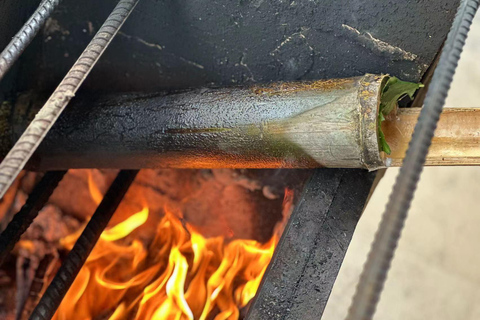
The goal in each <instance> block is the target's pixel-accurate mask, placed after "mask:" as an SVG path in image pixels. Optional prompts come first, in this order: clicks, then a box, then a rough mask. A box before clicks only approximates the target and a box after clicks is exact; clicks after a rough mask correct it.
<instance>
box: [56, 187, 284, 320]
mask: <svg viewBox="0 0 480 320" xmlns="http://www.w3.org/2000/svg"><path fill="white" fill-rule="evenodd" d="M90 190H91V193H92V196H93V197H95V199H96V200H98V199H99V191H98V190H97V189H96V188H95V187H94V186H93V185H92V183H91V181H90ZM100 195H101V193H100ZM148 215H149V210H148V208H147V207H145V208H143V210H141V211H139V212H137V213H134V214H133V215H131V216H130V217H129V218H127V219H126V220H124V221H123V222H121V223H118V224H117V225H115V226H113V227H110V228H108V229H107V230H105V231H104V232H103V234H102V235H101V237H100V239H99V241H98V243H97V245H96V246H95V248H94V250H93V251H92V253H91V255H90V256H89V257H88V259H87V261H86V263H85V265H84V267H83V268H82V269H81V271H80V273H79V275H78V276H77V278H76V280H75V282H74V283H73V285H72V287H71V288H70V290H69V291H68V293H67V295H66V296H65V298H64V300H63V303H62V304H61V305H60V307H59V309H58V311H57V313H56V314H55V319H56V320H63V319H69V320H70V319H82V320H84V319H110V320H120V319H172V320H173V319H174V320H183V319H188V320H193V319H201V320H206V319H215V320H222V319H238V318H239V317H240V309H241V308H243V307H245V306H246V305H247V304H248V303H249V302H250V301H251V300H252V298H253V297H254V296H255V293H256V291H257V289H258V287H259V285H260V281H261V279H262V277H263V275H264V273H265V271H266V269H267V266H268V264H269V262H270V260H271V258H272V255H273V251H274V249H275V245H276V244H277V236H275V235H274V236H273V237H272V238H271V239H270V240H269V241H268V242H267V243H265V244H262V243H259V242H256V241H254V240H233V241H231V242H228V243H227V242H225V241H224V239H223V238H222V237H216V238H205V237H204V236H202V235H201V234H200V233H198V232H196V230H195V228H194V227H193V226H191V225H189V224H188V223H185V222H183V221H181V220H180V219H179V218H178V216H179V215H178V214H175V212H174V210H171V209H168V208H165V215H164V217H163V218H162V220H161V222H160V223H159V224H158V227H157V231H156V234H155V237H154V239H153V240H152V241H151V242H149V243H147V244H146V243H143V242H142V241H140V240H139V239H130V238H131V237H129V235H130V234H131V233H132V232H133V231H134V230H136V229H138V228H140V227H141V226H142V225H144V224H145V222H146V221H147V218H148ZM79 234H80V232H78V233H76V234H72V235H70V236H68V237H66V238H64V239H63V240H62V241H61V244H62V245H63V246H64V247H65V248H67V249H71V248H72V247H73V245H74V243H75V240H76V239H77V237H78V236H79Z"/></svg>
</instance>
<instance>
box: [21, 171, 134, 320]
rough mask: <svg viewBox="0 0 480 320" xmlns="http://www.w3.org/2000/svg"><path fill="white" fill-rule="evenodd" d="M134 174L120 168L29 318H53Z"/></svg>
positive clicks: (38, 319) (37, 319)
mask: <svg viewBox="0 0 480 320" xmlns="http://www.w3.org/2000/svg"><path fill="white" fill-rule="evenodd" d="M137 173H138V170H122V171H120V173H119V174H118V176H117V178H116V179H115V181H113V183H112V185H111V186H110V188H109V189H108V191H107V193H106V194H105V197H104V198H103V200H102V202H101V203H100V205H99V206H98V208H97V210H96V211H95V213H94V214H93V216H92V218H91V219H90V221H89V222H88V224H87V226H86V227H85V229H84V230H83V232H82V234H81V235H80V237H79V238H78V240H77V242H76V243H75V245H74V247H73V249H72V250H71V251H70V253H69V254H68V256H67V258H66V260H65V262H64V263H63V264H62V266H61V267H60V269H59V270H58V272H57V274H56V275H55V277H54V278H53V280H52V282H51V283H50V285H49V286H48V288H47V290H46V291H45V293H44V294H43V296H42V298H41V299H40V302H39V303H38V305H37V307H36V308H35V309H34V310H33V312H32V315H31V316H30V319H34V320H46V319H51V318H52V317H53V315H54V314H55V312H56V311H57V308H58V306H59V305H60V303H61V302H62V300H63V297H64V296H65V294H66V293H67V291H68V289H69V288H70V286H71V285H72V283H73V281H74V280H75V278H76V276H77V274H78V272H79V271H80V269H81V268H82V266H83V264H84V263H85V261H86V260H87V257H88V256H89V254H90V252H91V251H92V249H93V247H95V244H96V243H97V241H98V239H99V238H100V235H101V234H102V232H103V230H104V229H105V228H106V227H107V225H108V222H109V221H110V218H111V217H112V215H113V214H114V212H115V210H116V209H117V207H118V205H119V204H120V202H121V201H122V199H123V196H124V195H125V193H126V192H127V190H128V188H129V187H130V185H131V184H132V182H133V180H134V179H135V176H136V175H137Z"/></svg>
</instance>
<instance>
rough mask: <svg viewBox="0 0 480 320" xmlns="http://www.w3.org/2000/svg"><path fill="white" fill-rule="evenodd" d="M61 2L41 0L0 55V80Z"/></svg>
mask: <svg viewBox="0 0 480 320" xmlns="http://www.w3.org/2000/svg"><path fill="white" fill-rule="evenodd" d="M61 1H62V0H43V1H42V2H41V3H40V5H39V6H38V8H37V10H35V12H34V13H33V14H32V16H31V17H30V19H28V21H27V22H26V23H25V24H24V25H23V27H22V28H21V29H20V31H18V33H17V34H16V35H15V36H14V37H13V38H12V40H11V41H10V43H9V44H8V45H7V46H6V47H5V49H3V51H2V53H0V80H2V78H3V77H4V76H5V74H6V73H7V72H8V70H10V68H11V67H12V66H13V64H14V63H15V61H17V60H18V58H19V57H20V55H21V54H22V53H23V51H24V50H25V49H26V48H27V47H28V45H29V44H30V42H32V40H33V38H35V36H36V35H37V33H38V31H39V30H40V28H41V27H42V26H43V25H44V24H45V22H46V21H47V19H48V18H49V17H50V15H51V14H52V12H53V11H54V10H55V8H56V7H57V6H58V5H59V4H60V2H61Z"/></svg>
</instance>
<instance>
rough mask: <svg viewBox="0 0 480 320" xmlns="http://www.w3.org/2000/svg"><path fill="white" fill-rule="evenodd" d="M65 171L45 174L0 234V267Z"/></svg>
mask: <svg viewBox="0 0 480 320" xmlns="http://www.w3.org/2000/svg"><path fill="white" fill-rule="evenodd" d="M66 172H67V171H50V172H47V173H46V174H45V175H44V176H43V178H42V180H40V182H39V183H37V185H36V186H35V188H34V189H33V191H32V193H30V195H29V196H28V199H27V201H26V202H25V204H24V205H23V207H22V209H20V211H19V212H18V213H17V214H16V215H15V216H14V217H13V219H12V221H10V223H9V224H8V226H7V228H6V229H5V230H3V232H2V233H1V234H0V266H1V265H2V264H3V262H4V261H5V259H6V258H7V257H8V254H9V253H10V251H12V249H13V247H14V246H15V244H16V243H17V242H18V240H19V239H20V237H21V235H22V234H23V233H24V232H25V230H27V228H28V227H29V226H30V225H31V224H32V221H33V220H34V219H35V218H36V217H37V215H38V212H39V211H40V210H41V209H42V208H43V206H44V205H45V203H47V201H48V198H50V196H51V195H52V193H53V191H54V190H55V188H56V187H57V185H58V183H59V182H60V180H62V178H63V176H64V175H65V173H66Z"/></svg>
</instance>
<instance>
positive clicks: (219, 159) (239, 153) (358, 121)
mask: <svg viewBox="0 0 480 320" xmlns="http://www.w3.org/2000/svg"><path fill="white" fill-rule="evenodd" d="M385 79H386V77H385V76H375V75H366V76H364V77H359V78H351V79H340V80H327V81H314V82H306V83H305V82H302V83H283V84H273V85H267V86H257V87H250V88H229V89H203V90H195V91H189V92H180V93H175V94H150V95H145V94H144V95H139V94H127V95H115V96H108V97H105V96H104V97H100V98H91V97H90V98H87V99H83V100H82V99H75V101H72V105H71V106H70V107H69V108H68V109H67V110H66V111H65V113H64V114H62V116H61V117H60V118H59V120H58V121H57V123H56V124H55V126H54V127H53V128H52V130H51V131H50V133H49V134H48V136H47V137H46V139H45V140H44V142H43V143H42V145H41V146H40V147H39V149H38V151H37V153H36V154H35V156H34V159H33V161H31V162H30V168H35V169H45V168H49V169H54V168H55V169H60V168H91V167H95V168H102V167H103V168H106V167H108V168H130V169H134V168H158V167H176V168H221V167H231V168H278V167H283V168H292V167H294V168H306V167H345V168H366V169H369V170H374V169H377V168H379V167H383V166H384V161H383V160H382V158H381V156H380V152H379V148H378V138H377V130H376V123H377V114H378V102H379V96H380V91H381V90H380V89H381V87H382V81H383V80H385ZM27 105H28V104H27ZM19 110H20V111H21V110H23V109H22V107H21V106H18V105H17V106H16V107H15V111H16V112H19ZM14 118H15V117H14ZM20 122H21V121H20ZM23 129H24V127H23V124H22V125H18V122H17V125H16V126H15V128H14V131H16V132H17V133H18V132H22V130H23Z"/></svg>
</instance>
